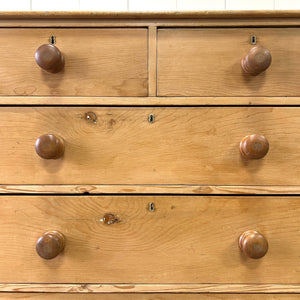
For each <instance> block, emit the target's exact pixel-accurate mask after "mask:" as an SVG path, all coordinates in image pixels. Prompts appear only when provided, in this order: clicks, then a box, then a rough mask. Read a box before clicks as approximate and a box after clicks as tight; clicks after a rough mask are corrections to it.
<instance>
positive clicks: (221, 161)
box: [0, 107, 300, 185]
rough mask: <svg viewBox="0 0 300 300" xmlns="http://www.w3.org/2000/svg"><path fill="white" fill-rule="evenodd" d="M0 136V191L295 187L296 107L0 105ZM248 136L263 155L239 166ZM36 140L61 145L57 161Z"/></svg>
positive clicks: (299, 113) (299, 153)
mask: <svg viewBox="0 0 300 300" xmlns="http://www.w3.org/2000/svg"><path fill="white" fill-rule="evenodd" d="M151 114H153V116H154V122H153V123H149V121H148V117H149V115H151ZM0 133H1V137H2V142H1V143H2V144H1V147H0V157H1V158H3V159H1V161H0V169H1V184H3V185H5V184H80V185H84V184H87V185H89V184H91V185H93V184H95V185H96V184H193V185H299V184H300V179H299V178H300V144H299V142H298V141H299V140H300V108H298V107H180V108H179V107H1V108H0ZM254 133H255V134H258V135H264V136H266V137H267V139H268V142H269V144H270V150H269V153H267V155H266V156H265V157H264V158H262V159H252V160H251V159H250V160H247V159H245V158H243V157H242V156H241V154H240V150H239V147H240V141H241V140H242V139H243V137H245V136H248V135H249V134H250V135H251V134H254ZM44 134H54V135H56V136H57V137H60V138H62V139H63V140H64V145H65V146H64V147H65V153H64V156H63V157H61V158H59V159H43V158H41V157H39V156H38V155H37V153H36V151H35V149H34V147H35V143H36V140H37V139H38V138H39V137H40V136H42V135H44Z"/></svg>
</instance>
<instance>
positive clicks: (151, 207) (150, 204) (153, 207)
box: [148, 202, 155, 212]
mask: <svg viewBox="0 0 300 300" xmlns="http://www.w3.org/2000/svg"><path fill="white" fill-rule="evenodd" d="M148 210H149V211H150V212H154V211H155V206H154V203H153V202H151V203H149V204H148Z"/></svg>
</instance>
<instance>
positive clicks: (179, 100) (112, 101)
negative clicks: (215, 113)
mask: <svg viewBox="0 0 300 300" xmlns="http://www.w3.org/2000/svg"><path fill="white" fill-rule="evenodd" d="M152 80H153V78H152ZM152 82H153V81H152ZM1 105H60V106H65V105H124V106H131V105H135V106H152V105H160V106H176V105H185V106H186V105H189V106H193V105H214V106H219V105H247V106H253V105H257V106H263V105H265V106H266V105H300V97H79V96H78V97H57V96H51V97H49V96H45V97H40V96H27V97H22V96H8V97H0V106H1Z"/></svg>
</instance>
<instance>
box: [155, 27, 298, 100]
mask: <svg viewBox="0 0 300 300" xmlns="http://www.w3.org/2000/svg"><path fill="white" fill-rule="evenodd" d="M252 35H256V37H257V45H261V46H264V47H265V48H267V49H268V50H269V51H270V52H271V55H272V64H271V66H270V67H269V69H267V70H266V71H265V72H263V73H262V74H260V75H257V76H251V75H245V74H244V72H243V70H242V68H241V59H242V58H243V57H244V56H245V55H246V54H247V52H248V51H249V50H250V49H251V48H252V47H253V45H251V43H250V37H251V36H252ZM297 37H300V30H299V29H298V28H269V29H267V28H255V29H254V28H248V29H242V28H237V29H196V28H193V29H159V30H158V53H157V59H158V66H157V89H158V96H299V95H300V87H299V85H298V84H297V78H298V77H299V76H300V71H299V70H300V61H299V59H298V57H299V50H298V49H299V46H300V42H299V40H300V39H299V38H297Z"/></svg>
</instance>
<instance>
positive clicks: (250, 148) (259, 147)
mask: <svg viewBox="0 0 300 300" xmlns="http://www.w3.org/2000/svg"><path fill="white" fill-rule="evenodd" d="M268 151H269V142H268V140H267V139H266V137H264V136H263V135H257V134H251V135H247V136H245V137H244V138H243V139H242V140H241V143H240V152H241V154H242V156H243V157H244V158H247V159H260V158H263V157H264V156H265V155H266V154H267V153H268Z"/></svg>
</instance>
